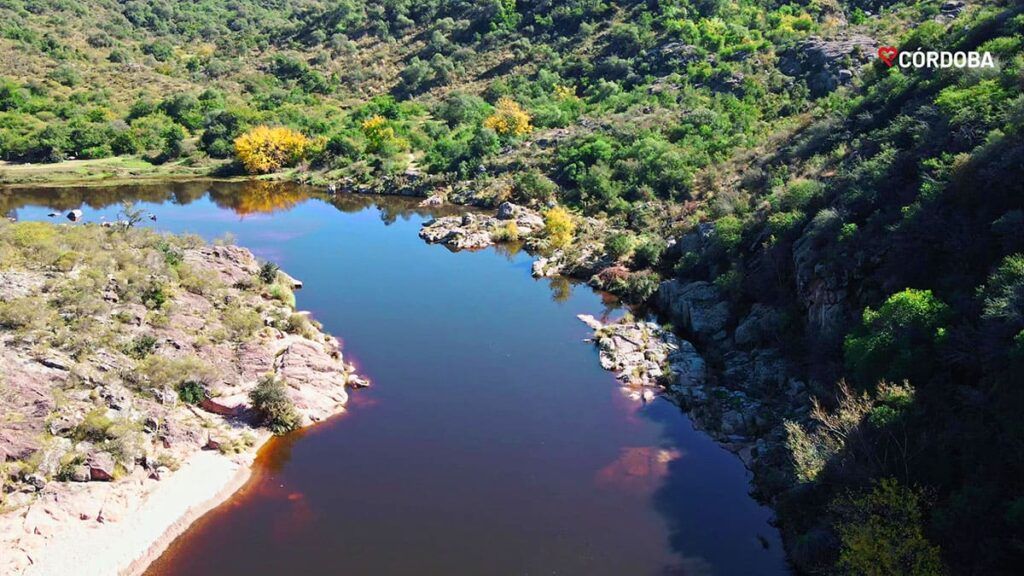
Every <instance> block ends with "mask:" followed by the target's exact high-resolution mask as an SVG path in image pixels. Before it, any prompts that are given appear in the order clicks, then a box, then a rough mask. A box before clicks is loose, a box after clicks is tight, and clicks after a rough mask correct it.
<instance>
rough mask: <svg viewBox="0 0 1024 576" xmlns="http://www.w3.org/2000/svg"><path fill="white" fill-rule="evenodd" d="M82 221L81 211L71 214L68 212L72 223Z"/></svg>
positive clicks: (73, 211) (74, 211)
mask: <svg viewBox="0 0 1024 576" xmlns="http://www.w3.org/2000/svg"><path fill="white" fill-rule="evenodd" d="M81 219H82V211H81V210H72V211H71V212H68V220H71V221H72V222H78V221H79V220H81Z"/></svg>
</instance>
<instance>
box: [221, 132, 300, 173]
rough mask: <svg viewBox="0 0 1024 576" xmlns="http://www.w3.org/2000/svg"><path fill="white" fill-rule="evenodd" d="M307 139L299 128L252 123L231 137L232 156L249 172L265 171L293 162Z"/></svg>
mask: <svg viewBox="0 0 1024 576" xmlns="http://www.w3.org/2000/svg"><path fill="white" fill-rule="evenodd" d="M308 146H309V139H308V138H306V137H305V136H304V135H303V134H302V133H301V132H297V131H295V130H292V129H291V128H286V127H284V126H275V127H273V128H271V127H269V126H265V125H260V126H256V127H255V128H253V129H251V130H249V131H248V132H246V133H245V134H242V135H241V136H239V137H238V138H235V156H236V157H237V158H238V159H239V160H240V161H241V162H242V165H243V166H245V169H246V171H248V172H250V173H252V174H267V173H269V172H274V171H276V170H279V169H281V168H282V167H285V166H293V165H294V164H295V163H297V162H298V161H299V160H301V159H302V158H303V156H304V155H305V153H306V150H307V148H308Z"/></svg>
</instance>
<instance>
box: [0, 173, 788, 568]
mask: <svg viewBox="0 0 1024 576" xmlns="http://www.w3.org/2000/svg"><path fill="white" fill-rule="evenodd" d="M205 192H206V190H205V188H204V189H197V188H195V186H192V187H187V186H173V187H164V188H163V189H156V190H154V189H148V188H147V189H142V190H140V189H136V190H124V189H122V190H121V191H120V192H118V191H116V190H108V191H105V192H104V193H105V194H108V195H110V196H111V197H117V196H118V195H119V194H120V195H124V194H132V195H136V196H140V197H144V198H146V199H147V201H148V202H149V203H148V204H147V205H146V207H147V209H150V210H151V211H152V212H154V213H156V214H157V216H158V221H157V222H156V223H154V225H157V226H159V227H161V228H166V229H169V230H174V231H186V230H187V231H193V232H197V233H200V234H202V235H204V236H206V237H214V236H218V235H221V234H223V233H224V232H231V233H233V234H234V235H235V236H236V238H237V241H238V243H240V244H241V245H244V246H247V247H249V248H251V249H253V250H254V251H255V252H256V253H257V254H258V255H261V256H263V257H265V258H269V259H272V260H274V261H275V262H277V263H279V264H280V265H281V266H282V267H283V268H285V269H286V270H287V271H288V272H289V273H291V274H293V275H294V276H296V277H298V278H300V279H302V280H303V281H305V288H304V289H303V290H302V291H301V292H299V293H298V305H299V307H300V308H305V309H309V310H312V311H313V313H314V315H315V316H316V318H317V319H319V320H320V321H321V322H322V323H323V324H324V326H325V327H326V328H327V329H328V330H329V331H331V332H333V333H335V334H337V335H339V336H341V337H343V338H344V340H345V342H346V346H345V351H346V354H347V357H348V358H350V359H354V360H355V361H356V362H357V364H358V365H359V367H360V370H361V371H362V372H364V373H365V374H367V375H369V376H370V377H371V378H372V379H373V381H374V387H373V388H372V389H369V390H366V391H360V392H357V393H354V394H353V398H352V402H351V404H350V406H349V410H348V412H347V413H346V414H344V415H342V416H340V417H338V418H335V419H333V420H330V421H328V422H326V423H324V424H322V425H319V426H316V427H314V428H311V429H308V430H304V431H301V432H299V433H296V434H292V435H289V436H287V437H284V438H281V439H278V440H276V441H274V442H273V443H271V444H269V445H268V446H267V447H266V448H265V449H264V450H263V452H262V453H261V454H260V457H259V459H258V461H257V464H256V466H255V470H254V476H253V479H252V481H251V482H250V483H249V484H248V485H247V486H246V487H245V488H244V489H243V491H241V492H240V493H239V494H237V495H236V496H235V497H234V498H232V499H231V500H230V501H229V502H227V503H226V504H224V505H223V506H221V507H219V508H217V509H216V510H214V511H213V512H211V513H210V514H208V515H206V516H205V517H204V518H202V519H201V520H200V521H199V522H198V523H196V524H195V525H194V526H193V527H192V528H191V529H190V530H189V531H188V532H187V533H186V534H185V535H184V536H182V537H181V538H179V539H178V540H177V541H175V542H174V543H173V545H172V546H171V548H170V549H169V550H168V551H167V553H165V554H164V555H163V557H161V558H160V559H159V560H158V561H157V562H156V563H155V564H154V565H153V566H152V567H151V568H150V570H149V571H148V572H147V574H149V575H150V576H163V575H172V574H173V575H193V574H195V575H206V574H209V575H217V576H230V575H240V576H241V575H244V576H253V575H264V574H266V575H279V574H339V575H340V574H354V575H362V574H410V575H412V574H416V575H423V574H445V575H461V574H586V575H597V574H629V575H642V574H692V575H703V574H719V575H725V574H783V573H786V571H787V570H786V566H785V562H784V560H783V554H782V551H781V549H780V545H779V538H778V534H777V531H776V530H775V529H774V528H772V527H771V526H770V525H769V523H768V521H769V517H770V513H769V511H768V510H767V509H766V508H764V507H762V506H760V505H758V504H757V503H756V502H754V501H753V500H752V499H751V498H750V497H749V496H748V494H747V491H748V488H749V487H748V482H749V476H748V474H747V472H746V471H745V470H744V469H743V467H742V466H741V464H740V462H739V461H738V460H737V459H736V458H735V457H734V456H733V455H731V454H729V453H727V452H726V451H724V450H723V449H721V448H720V447H718V446H717V445H716V444H715V443H714V442H712V441H711V440H710V439H709V438H708V437H707V436H705V435H704V434H702V433H699V432H697V431H695V430H694V429H693V428H692V426H691V424H690V422H689V420H688V419H687V417H686V416H685V415H684V414H683V413H681V412H680V411H679V410H678V409H677V408H676V407H675V406H673V405H671V404H670V403H668V402H667V401H664V400H660V399H659V400H657V401H655V402H652V403H650V404H647V405H641V404H638V403H635V402H632V401H629V400H628V399H626V398H625V397H623V395H622V394H621V392H620V391H619V389H618V387H617V385H616V383H615V381H614V379H613V378H612V377H611V376H610V375H609V374H608V373H606V372H604V371H602V370H601V368H600V367H599V366H598V363H597V357H596V352H595V351H594V349H593V348H592V347H591V346H590V345H589V344H586V343H584V342H582V339H583V338H584V337H586V336H587V329H586V327H585V326H584V325H583V324H581V323H580V322H579V321H578V320H576V318H575V315H576V314H577V313H590V314H595V315H598V316H600V315H602V314H615V313H616V312H615V310H614V305H613V304H610V303H608V302H606V301H605V300H604V299H602V297H601V295H599V294H596V293H594V292H593V291H591V290H590V289H588V288H587V287H585V286H574V285H571V284H568V283H566V282H564V281H554V282H551V281H546V280H545V281H537V280H534V279H532V278H531V277H530V271H529V266H530V258H529V257H528V256H527V255H525V254H508V253H500V252H498V251H495V250H485V251H481V252H475V253H452V252H449V251H447V250H445V249H443V248H441V247H438V246H428V245H426V244H424V243H423V242H422V241H420V240H419V239H418V238H417V236H416V233H417V231H418V229H419V226H420V224H421V223H422V221H423V220H424V219H425V218H426V217H427V215H426V214H424V213H421V212H419V211H417V209H415V208H414V207H415V204H414V203H412V201H409V200H402V199H378V200H370V199H366V198H358V197H349V198H347V199H346V200H345V202H344V204H342V205H340V207H338V206H333V205H331V204H328V203H324V202H321V201H318V200H306V199H305V196H304V194H302V193H301V190H300V191H298V192H297V191H296V190H295V189H288V193H287V194H286V195H282V196H281V197H283V198H287V199H288V202H278V201H276V200H274V198H276V197H275V196H274V194H273V190H272V189H271V190H270V191H269V192H270V193H269V195H268V191H267V190H263V191H257V192H251V191H249V192H247V191H245V190H242V189H239V188H238V187H236V186H228V185H216V186H214V189H213V190H212V191H211V194H210V195H206V194H205ZM74 194H75V193H74V192H72V191H62V192H60V195H61V202H63V203H64V204H69V205H70V204H75V205H77V202H75V198H76V196H75V195H74ZM86 197H88V194H86ZM23 198H28V199H27V200H22V201H20V203H17V202H16V203H15V204H14V206H15V207H21V208H20V210H19V216H20V217H23V218H45V213H46V212H47V210H46V209H45V208H43V207H28V208H25V207H22V206H23V205H24V204H25V203H29V204H33V205H40V204H46V203H47V200H46V198H45V195H44V196H42V197H40V196H39V195H38V194H37V195H36V196H32V197H27V196H25V197H23ZM9 201H10V200H9ZM94 206H96V208H93V209H87V211H86V217H87V218H92V219H99V218H101V217H108V218H113V216H114V213H116V208H112V207H107V208H102V206H103V203H96V204H94ZM62 207H64V208H68V207H69V206H62Z"/></svg>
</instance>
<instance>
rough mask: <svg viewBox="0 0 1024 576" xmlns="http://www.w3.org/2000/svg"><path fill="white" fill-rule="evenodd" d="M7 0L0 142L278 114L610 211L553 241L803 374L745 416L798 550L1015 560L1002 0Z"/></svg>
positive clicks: (325, 144)
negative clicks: (946, 56) (907, 61)
mask: <svg viewBox="0 0 1024 576" xmlns="http://www.w3.org/2000/svg"><path fill="white" fill-rule="evenodd" d="M0 22H3V24H2V25H0V37H2V40H0V57H2V58H3V61H4V62H5V63H7V65H6V66H5V67H4V68H3V70H2V71H0V75H2V76H3V80H2V83H0V156H2V157H3V158H4V159H7V160H12V161H31V162H48V161H55V160H61V159H65V158H68V157H71V156H74V157H78V158H92V157H104V156H109V155H114V154H124V155H135V156H141V157H143V158H145V159H147V160H148V161H151V162H169V161H172V160H173V161H176V162H182V163H188V164H193V165H199V166H202V165H204V164H205V163H207V162H210V159H217V158H233V157H234V155H235V152H236V151H235V146H234V141H235V139H236V138H238V137H239V136H240V135H242V134H243V133H246V132H250V131H251V130H253V129H254V128H255V127H257V126H259V125H262V124H266V125H272V126H274V125H283V126H286V127H288V128H290V129H291V131H283V130H276V131H265V130H262V129H260V130H258V131H253V132H250V137H249V138H247V139H245V140H243V142H253V141H254V140H253V138H254V137H257V136H258V137H260V138H263V137H265V136H267V135H272V134H282V135H287V138H283V137H282V139H280V141H274V140H273V139H272V138H271V139H270V141H269V144H268V146H267V147H266V148H262V147H257V148H256V149H257V150H269V152H267V154H266V156H258V157H253V158H248V159H246V158H242V160H243V161H244V165H246V166H259V167H260V169H259V170H258V171H260V172H263V171H273V170H277V169H283V168H294V172H292V173H291V174H293V175H294V176H295V177H298V178H304V179H309V180H312V181H321V182H328V181H330V182H343V183H346V184H360V183H370V182H385V183H386V185H388V186H393V185H399V186H406V185H408V186H411V187H413V188H414V189H416V190H418V191H420V192H422V193H426V192H436V193H440V194H442V195H445V194H447V195H449V196H450V197H453V198H454V197H458V198H462V199H465V198H467V197H472V198H473V199H474V201H477V202H491V203H497V202H499V201H503V200H512V201H515V202H518V203H522V204H528V205H533V206H535V207H543V206H545V205H548V204H550V203H555V202H557V203H561V204H562V205H564V206H567V207H569V208H570V209H571V210H573V211H574V213H575V216H574V217H575V218H576V219H580V217H581V216H584V215H585V216H593V217H596V218H598V219H600V220H601V221H602V222H603V224H602V225H600V226H595V225H592V224H593V221H588V222H587V224H586V225H582V222H581V225H580V226H576V227H573V226H567V227H565V229H567V230H574V231H575V235H576V238H575V244H576V247H575V248H572V247H570V248H567V249H565V250H564V251H563V256H562V257H563V258H565V257H570V258H571V256H573V255H574V254H577V255H578V254H579V253H587V252H588V250H580V247H582V246H586V247H587V248H594V249H598V250H600V251H601V252H603V253H604V255H605V258H604V259H603V260H601V261H602V262H603V263H604V264H609V266H608V268H609V269H613V270H614V274H604V275H600V274H599V275H598V276H597V279H596V280H595V283H597V284H599V285H603V286H604V287H607V288H610V289H613V290H615V291H617V292H619V293H621V294H623V295H624V296H626V297H627V298H629V299H632V300H635V301H638V302H639V301H647V302H649V303H652V304H654V305H655V307H656V308H658V309H659V311H661V312H663V313H665V315H666V317H668V318H669V319H670V320H671V321H672V322H673V325H674V328H676V330H677V331H679V332H680V333H682V334H683V335H684V336H686V337H688V338H691V339H693V340H695V341H697V342H698V343H699V345H700V348H701V351H702V353H704V354H705V355H706V356H707V359H708V361H709V363H710V364H711V366H712V367H713V368H715V371H716V373H717V374H719V375H720V377H719V379H718V380H719V383H720V384H721V385H722V386H723V387H725V388H733V389H734V390H736V391H741V392H743V393H744V394H746V396H747V397H751V398H755V399H757V400H758V401H763V405H764V406H773V407H774V406H779V405H780V404H777V403H776V402H777V401H778V399H779V398H780V397H783V398H784V399H786V400H787V402H788V400H793V402H794V404H791V405H789V404H787V406H784V407H782V408H779V409H778V410H773V411H772V413H771V414H770V415H769V416H770V417H769V418H768V419H767V421H764V422H761V423H760V424H758V425H757V426H755V427H753V428H756V429H752V430H749V431H748V432H749V434H750V435H752V436H755V437H763V438H766V439H774V440H776V444H777V446H778V447H780V449H779V450H767V451H765V452H764V453H763V454H759V455H758V457H757V458H755V460H754V465H753V467H754V469H755V471H756V472H757V483H758V486H759V488H760V492H761V493H762V494H763V495H765V496H766V497H767V498H769V499H771V500H772V501H773V503H774V504H775V505H776V506H777V509H778V510H779V514H780V520H781V523H782V527H783V530H784V532H785V534H786V535H787V543H788V546H789V549H790V551H791V557H792V558H793V560H794V562H795V563H796V565H797V567H798V568H799V569H801V570H803V571H807V572H813V573H843V574H862V573H877V574H904V573H912V574H934V573H939V572H942V571H948V572H954V573H965V574H975V573H979V574H996V573H1013V572H1014V569H1015V568H1016V567H1018V566H1020V565H1021V564H1022V563H1024V549H1022V544H1021V542H1022V539H1024V485H1022V481H1021V479H1022V478H1024V470H1022V467H1024V429H1022V427H1021V424H1020V422H1021V420H1020V418H1019V414H1020V413H1021V411H1022V409H1024V398H1022V385H1024V382H1021V379H1022V374H1024V364H1022V362H1024V256H1022V254H1024V189H1022V182H1024V168H1022V164H1024V148H1022V147H1024V138H1022V129H1024V96H1022V88H1024V56H1022V50H1021V44H1022V41H1024V14H1022V9H1021V7H1020V6H1019V5H1018V3H1016V2H1012V1H1010V0H988V1H971V2H958V1H935V0H931V1H924V2H909V1H906V2H903V1H897V2H891V1H884V0H849V1H841V0H797V1H793V2H781V1H773V0H651V1H647V2H639V1H621V0H620V1H600V0H570V1H567V2H549V1H546V0H541V1H536V0H518V1H510V0H479V1H472V2H469V1H445V2H441V1H437V0H435V1H428V2H416V3H412V2H403V1H400V0H376V1H355V0H348V1H343V2H322V1H318V0H306V1H303V2H276V1H253V0H236V1H233V2H220V1H214V0H206V1H203V2H195V3H191V2H166V1H164V2H112V1H100V0H91V1H84V0H63V1H49V2H47V1H38V2H28V1H18V0H11V1H7V2H0ZM880 45H895V46H898V47H899V49H900V50H902V51H912V50H916V49H922V50H948V51H968V50H977V51H987V52H989V53H991V54H992V55H993V56H994V59H995V63H996V65H995V66H994V67H993V68H985V69H978V70H965V69H900V68H898V67H892V68H890V67H887V66H885V65H884V64H882V63H881V62H879V61H878V59H877V58H876V56H875V54H876V52H875V51H876V50H877V48H878V46H880ZM293 131H294V132H293ZM295 132H301V133H302V134H301V135H296V134H295ZM243 149H246V148H244V147H243ZM211 164H212V163H211ZM242 165H243V163H238V164H237V165H236V168H235V169H237V170H241V169H242ZM2 170H3V167H0V172H2ZM11 170H12V173H13V168H12V169H11ZM0 179H2V178H0ZM467 191H468V192H467ZM558 214H559V215H560V216H565V213H563V212H561V211H560V212H559V213H558ZM563 219H565V218H563ZM570 219H571V218H570ZM569 235H570V236H571V235H572V234H571V233H570V234H569ZM561 240H565V242H562V241H560V242H559V243H561V244H565V243H568V240H569V239H561ZM552 261H558V259H557V257H556V258H555V259H553V260H552ZM659 282H667V283H663V284H661V289H660V290H658V286H659ZM656 291H657V294H655V292H656ZM694 310H697V311H701V310H707V311H713V312H714V315H713V320H714V322H711V323H708V322H704V323H699V322H694V321H693V318H694V316H693V311H694ZM684 312H685V313H684ZM708 318H712V316H705V317H704V319H705V320H707V319H708ZM709 326H713V327H714V330H709V329H708V328H709ZM808 398H814V399H816V404H814V405H813V406H807V399H808ZM782 404H786V402H782ZM712 415H713V416H716V417H720V414H712Z"/></svg>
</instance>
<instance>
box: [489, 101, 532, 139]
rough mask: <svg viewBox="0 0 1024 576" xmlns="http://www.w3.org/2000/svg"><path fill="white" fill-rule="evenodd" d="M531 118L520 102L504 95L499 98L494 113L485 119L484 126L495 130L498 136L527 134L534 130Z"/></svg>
mask: <svg viewBox="0 0 1024 576" xmlns="http://www.w3.org/2000/svg"><path fill="white" fill-rule="evenodd" d="M530 120H531V118H530V114H529V113H527V112H526V111H525V110H523V107H522V106H520V105H519V103H518V102H516V101H515V100H513V99H511V98H508V97H504V98H500V99H499V100H498V104H497V105H496V106H495V110H494V114H491V115H490V116H488V117H487V118H486V119H485V120H484V127H485V128H490V129H491V130H494V132H495V134H497V135H498V136H503V137H518V136H525V135H527V134H529V133H530V132H531V131H532V130H533V126H531V125H530Z"/></svg>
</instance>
